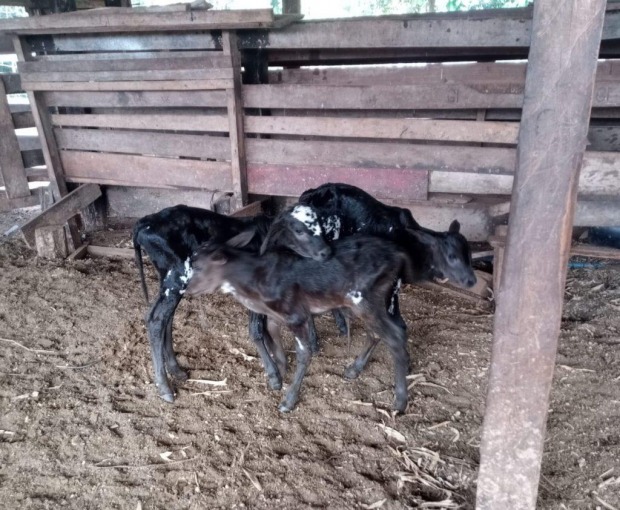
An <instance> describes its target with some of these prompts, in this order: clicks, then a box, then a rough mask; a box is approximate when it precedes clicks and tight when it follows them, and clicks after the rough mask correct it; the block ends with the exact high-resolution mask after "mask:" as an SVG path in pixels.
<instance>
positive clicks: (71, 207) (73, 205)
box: [21, 184, 101, 248]
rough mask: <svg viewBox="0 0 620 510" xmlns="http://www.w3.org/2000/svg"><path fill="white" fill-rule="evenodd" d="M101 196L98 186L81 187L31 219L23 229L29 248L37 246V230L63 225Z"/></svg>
mask: <svg viewBox="0 0 620 510" xmlns="http://www.w3.org/2000/svg"><path fill="white" fill-rule="evenodd" d="M100 196H101V188H99V186H98V185H96V184H87V185H85V186H80V187H79V188H77V189H75V190H74V191H72V192H71V193H69V194H68V195H66V196H64V197H63V198H61V199H60V200H59V201H58V202H56V203H55V204H53V205H52V206H51V207H49V208H48V209H46V210H45V211H43V212H42V213H41V214H39V215H38V216H36V217H34V218H33V219H31V220H30V221H29V222H27V223H25V224H24V225H22V227H21V231H22V234H23V236H24V239H25V241H26V244H28V246H29V247H31V248H34V246H35V230H36V229H37V228H39V227H46V226H49V225H63V224H65V223H66V222H67V221H69V220H70V219H71V218H73V217H74V216H75V215H76V214H78V213H79V212H80V210H82V209H83V208H85V207H86V206H88V205H90V204H91V203H93V202H94V201H95V200H96V199H97V198H99V197H100Z"/></svg>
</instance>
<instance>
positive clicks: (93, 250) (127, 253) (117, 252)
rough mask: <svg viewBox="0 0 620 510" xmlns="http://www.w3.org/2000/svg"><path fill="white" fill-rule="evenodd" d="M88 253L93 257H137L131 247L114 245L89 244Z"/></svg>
mask: <svg viewBox="0 0 620 510" xmlns="http://www.w3.org/2000/svg"><path fill="white" fill-rule="evenodd" d="M86 253H88V254H89V255H90V256H91V257H105V258H111V259H131V260H133V259H134V258H135V256H136V255H135V252H134V250H133V249H131V248H115V247H114V246H95V245H93V244H89V245H88V246H87V247H86Z"/></svg>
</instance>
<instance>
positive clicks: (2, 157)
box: [0, 80, 30, 198]
mask: <svg viewBox="0 0 620 510" xmlns="http://www.w3.org/2000/svg"><path fill="white" fill-rule="evenodd" d="M0 133H1V135H0V171H1V172H2V180H3V181H4V186H5V187H6V194H7V196H8V197H9V198H23V197H27V196H29V195H30V188H29V187H28V179H27V178H26V170H25V169H24V163H23V161H22V153H21V151H20V149H19V142H18V141H17V136H16V135H15V126H14V125H13V117H12V116H11V110H10V109H9V103H8V101H7V99H6V88H5V87H4V82H3V81H2V80H0Z"/></svg>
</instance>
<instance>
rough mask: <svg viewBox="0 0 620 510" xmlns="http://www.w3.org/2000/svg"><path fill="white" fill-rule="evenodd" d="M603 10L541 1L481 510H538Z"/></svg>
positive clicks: (499, 320)
mask: <svg viewBox="0 0 620 510" xmlns="http://www.w3.org/2000/svg"><path fill="white" fill-rule="evenodd" d="M605 3H606V2H605V0H566V1H565V2H562V5H561V8H558V5H557V2H555V1H554V0H536V2H534V19H533V24H532V42H531V48H530V53H529V62H528V67H527V77H526V82H525V94H524V97H525V99H524V103H523V115H522V119H521V128H520V133H519V146H518V151H517V169H516V175H515V180H514V184H513V191H512V204H511V207H510V221H509V225H508V240H507V243H506V250H505V254H504V263H503V268H502V276H501V281H500V286H499V289H498V292H499V294H500V295H499V296H498V300H497V309H496V312H495V328H494V342H493V352H492V359H491V370H490V374H489V390H488V395H487V407H486V413H485V418H484V426H483V433H482V443H481V462H480V474H479V478H478V494H477V505H476V507H477V508H478V509H480V510H497V509H500V508H501V509H504V508H505V509H510V510H521V509H528V510H530V509H533V508H535V505H536V498H537V492H538V481H539V477H540V466H541V459H542V452H543V443H544V436H545V425H546V419H547V411H548V406H549V392H550V389H551V381H552V377H553V370H554V364H555V357H556V351H557V342H558V336H559V330H560V319H561V315H562V302H563V297H564V284H565V280H566V267H567V262H568V256H569V250H570V243H571V229H572V222H573V215H574V209H575V202H576V194H577V184H578V180H579V171H580V168H581V162H582V158H583V153H584V150H585V146H586V136H587V131H588V120H589V117H590V110H591V105H592V98H593V89H594V75H595V71H596V64H597V56H598V52H599V46H600V41H601V32H602V27H603V17H604V14H605Z"/></svg>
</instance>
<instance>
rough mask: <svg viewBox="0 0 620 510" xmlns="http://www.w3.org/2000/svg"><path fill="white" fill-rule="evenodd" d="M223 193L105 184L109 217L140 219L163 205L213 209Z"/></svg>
mask: <svg viewBox="0 0 620 510" xmlns="http://www.w3.org/2000/svg"><path fill="white" fill-rule="evenodd" d="M220 195H222V194H221V193H217V192H210V191H205V190H202V189H178V190H177V189H161V188H140V187H133V186H126V187H125V186H106V193H105V196H106V200H107V203H106V210H107V213H108V216H109V217H110V218H141V217H142V216H146V215H147V214H153V213H155V212H157V211H160V210H162V209H164V208H165V207H171V206H174V205H177V204H185V205H188V206H190V207H200V208H202V209H209V210H213V204H214V202H215V201H216V199H217V198H218V197H219V196H220Z"/></svg>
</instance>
